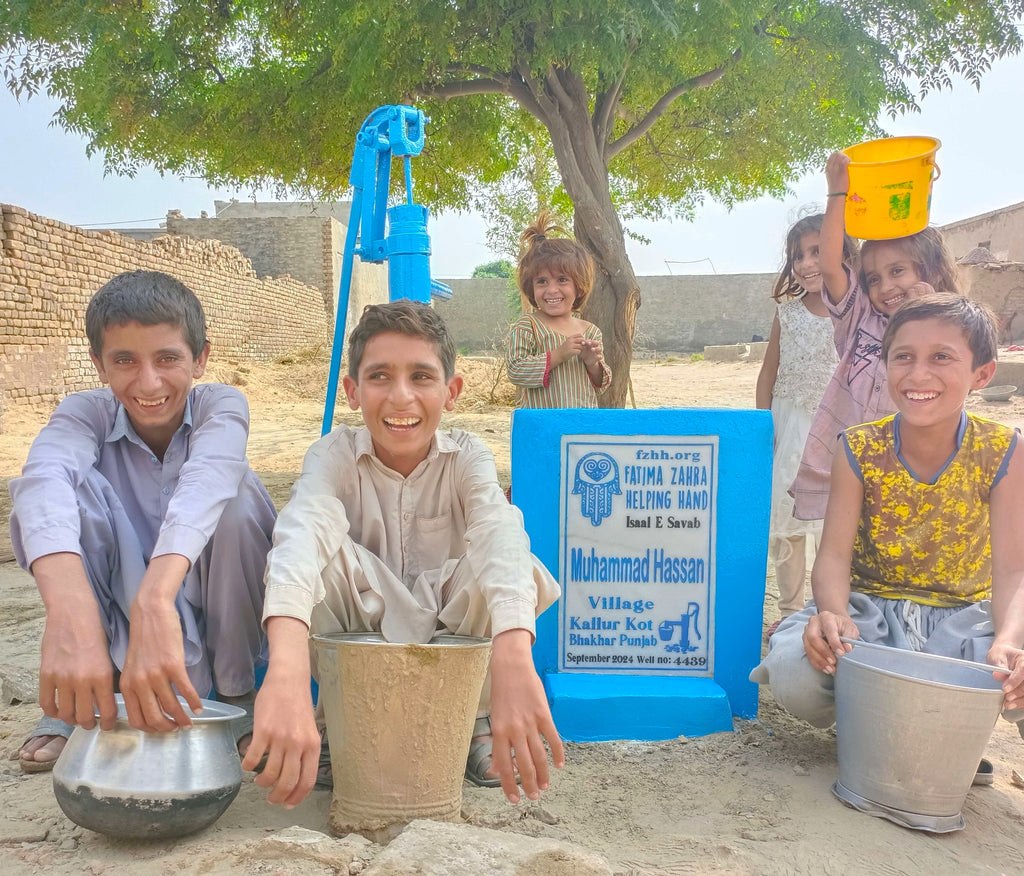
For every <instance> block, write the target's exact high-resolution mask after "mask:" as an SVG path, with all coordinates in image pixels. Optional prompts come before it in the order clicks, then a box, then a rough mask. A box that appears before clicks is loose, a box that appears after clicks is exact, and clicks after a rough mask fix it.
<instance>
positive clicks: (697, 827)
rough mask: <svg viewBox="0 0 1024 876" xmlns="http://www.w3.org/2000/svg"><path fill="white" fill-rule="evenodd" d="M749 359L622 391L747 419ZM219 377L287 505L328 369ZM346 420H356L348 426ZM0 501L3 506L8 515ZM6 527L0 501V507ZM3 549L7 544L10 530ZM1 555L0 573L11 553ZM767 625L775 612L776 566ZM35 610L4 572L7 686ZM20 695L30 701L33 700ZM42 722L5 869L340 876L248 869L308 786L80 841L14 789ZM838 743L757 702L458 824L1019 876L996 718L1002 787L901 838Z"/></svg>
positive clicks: (6, 718) (647, 855) (9, 767)
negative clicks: (849, 801) (244, 415)
mask: <svg viewBox="0 0 1024 876" xmlns="http://www.w3.org/2000/svg"><path fill="white" fill-rule="evenodd" d="M461 366H462V370H463V371H464V373H466V374H467V384H468V386H469V391H468V392H467V393H466V394H465V395H464V396H463V398H462V399H461V400H460V403H459V408H458V410H457V411H456V412H455V413H454V414H453V415H451V416H450V417H448V419H447V424H448V425H450V426H458V427H460V428H465V429H470V430H472V431H475V432H477V433H478V434H480V435H481V436H482V437H483V438H484V439H485V440H486V441H487V442H488V443H489V444H490V446H491V447H492V449H493V450H494V453H495V457H496V459H497V462H498V469H499V475H500V477H501V479H502V480H503V481H504V482H507V481H508V477H509V414H510V410H511V408H510V407H509V403H510V401H511V399H510V398H509V395H508V388H507V387H505V386H501V385H498V386H497V389H496V390H495V391H493V392H492V389H491V387H492V386H493V385H494V369H493V365H492V364H491V363H489V362H488V361H487V360H485V359H470V360H463V362H462V363H461ZM757 369H758V366H757V364H756V363H747V362H737V363H707V362H689V361H685V360H684V359H671V358H670V359H661V360H658V361H652V360H647V361H642V362H638V363H636V364H635V366H634V371H633V385H634V392H635V397H636V403H637V405H638V406H640V407H656V406H666V405H668V406H681V407H747V406H750V405H752V403H753V398H754V381H755V378H756V375H757ZM211 372H212V374H211V375H208V376H212V377H213V378H214V379H219V380H223V381H224V382H229V383H235V384H237V385H239V386H240V387H241V388H242V389H243V390H244V391H245V392H246V393H247V394H248V396H249V399H250V405H251V412H252V417H251V419H252V429H251V435H250V441H249V457H250V461H251V463H252V465H253V467H254V468H255V470H256V471H257V472H258V473H259V474H260V475H261V477H263V478H264V479H265V481H266V483H267V484H268V488H269V489H270V491H271V493H272V495H273V497H274V499H275V501H276V502H277V503H278V504H279V505H280V504H282V503H283V502H284V501H285V500H286V498H287V493H288V489H289V487H290V484H291V483H292V481H293V480H294V479H295V477H296V475H297V473H298V471H299V468H300V465H301V460H302V455H303V453H304V451H305V449H306V448H307V446H308V445H309V444H310V442H311V441H312V440H314V439H315V438H316V437H317V436H318V434H319V424H320V420H321V416H322V409H323V402H322V398H321V396H320V392H321V391H322V390H321V389H320V387H322V385H323V378H322V375H323V367H322V361H320V360H318V359H316V358H315V357H311V356H307V357H302V356H297V357H293V358H292V359H291V360H290V361H289V362H287V363H285V364H276V365H267V366H255V365H240V364H237V363H221V364H219V365H216V366H214V367H213V368H212V369H211ZM969 404H970V407H971V408H972V409H973V410H976V411H977V412H979V413H981V414H982V415H984V416H988V417H991V418H992V419H997V420H1001V421H1003V422H1009V423H1012V424H1014V425H1024V399H1021V397H1019V396H1015V397H1014V399H1013V400H1012V401H1011V402H1008V403H1001V404H1000V403H985V402H983V401H981V400H980V399H979V400H974V399H972V400H971V401H970V403H969ZM48 413H49V412H47V411H34V410H26V409H17V408H14V409H12V408H10V407H8V408H7V409H6V410H5V411H4V412H3V420H2V423H0V478H4V479H6V478H9V477H11V476H14V475H16V474H17V473H18V471H19V469H20V466H21V465H22V463H23V461H24V458H25V454H26V452H27V449H28V445H29V443H30V441H31V438H32V436H33V435H34V434H35V432H36V431H37V430H38V428H39V426H40V425H41V424H42V423H43V422H44V421H45V418H46V416H47V415H48ZM339 419H342V420H345V421H351V422H355V421H356V415H353V414H351V413H350V412H347V410H346V411H345V412H344V413H342V414H341V415H340V417H339ZM6 501H7V496H6V489H3V490H0V503H2V502H6ZM0 513H3V514H4V516H6V506H4V507H0ZM4 535H5V536H6V533H4ZM9 552H10V546H9V541H7V542H0V560H2V558H3V557H4V556H5V554H6V555H9ZM767 591H768V595H767V597H766V600H765V612H764V617H765V626H767V625H768V624H769V623H771V622H772V621H773V620H774V619H775V618H776V617H777V616H778V613H777V610H776V608H775V596H776V593H775V591H774V579H773V577H772V575H771V573H770V571H769V573H768V578H767ZM42 617H43V611H42V606H41V604H40V602H39V598H38V596H37V594H36V591H35V588H34V586H33V584H32V581H31V579H30V578H29V577H28V576H27V575H25V574H24V573H23V572H21V571H20V570H19V569H18V568H17V566H16V565H15V564H14V563H13V562H5V563H4V562H0V675H3V676H5V677H8V678H14V679H22V681H23V684H24V686H26V687H27V688H28V689H29V691H31V686H32V685H33V684H34V673H35V672H36V669H37V660H38V641H39V635H40V632H41V628H42ZM27 698H29V699H30V698H31V697H27ZM5 699H6V698H5ZM39 714H40V711H39V707H38V706H37V705H36V704H34V702H23V703H17V704H7V703H6V702H5V703H4V704H2V705H0V754H2V755H3V756H4V757H3V758H2V759H0V805H2V811H0V872H3V873H4V874H8V876H20V874H39V873H55V874H72V873H75V874H77V873H92V874H103V876H108V874H110V876H113V874H121V873H147V874H148V873H167V874H170V873H196V874H198V873H213V874H220V873H293V872H295V873H297V872H302V873H333V872H335V871H334V870H332V869H331V868H330V867H328V866H326V865H316V866H314V865H312V864H310V863H309V862H305V863H303V864H302V865H300V864H299V863H294V864H288V863H287V862H280V861H278V862H276V863H266V862H254V860H253V859H252V857H251V856H249V857H247V856H246V852H245V850H246V849H247V848H251V847H252V846H253V845H254V844H255V843H256V842H257V841H259V840H260V839H262V838H264V837H266V836H267V835H268V833H269V832H271V831H274V830H278V829H281V828H284V827H287V826H290V825H301V826H303V827H306V828H310V829H313V830H322V831H326V829H327V827H326V825H327V810H328V806H329V803H330V793H329V792H326V791H314V792H313V793H312V794H311V795H310V796H309V798H307V800H306V801H305V802H304V803H303V804H302V805H301V806H300V807H298V808H297V809H295V810H292V811H290V812H286V811H285V810H283V809H280V808H276V807H272V806H270V805H269V804H267V803H266V802H265V799H264V792H263V791H262V790H261V789H260V788H258V787H256V786H255V785H254V784H252V783H251V782H248V781H247V782H245V783H244V784H243V787H242V791H241V793H240V794H239V796H238V797H237V798H236V800H235V802H234V803H233V804H232V805H231V807H230V808H229V809H228V811H227V812H226V813H225V815H224V816H222V817H221V819H220V820H219V821H218V822H217V823H216V824H215V825H214V826H213V827H211V828H209V829H207V830H205V831H203V832H201V833H200V834H197V835H195V836H193V837H189V838H185V839H182V840H177V841H168V842H130V841H118V840H112V839H108V838H106V837H103V836H101V835H98V834H94V833H91V832H89V831H83V830H82V829H81V828H78V827H76V826H75V825H74V824H72V823H71V822H70V821H68V820H67V819H66V818H65V817H64V815H63V814H62V813H61V811H60V810H59V808H58V807H57V804H56V802H55V800H54V797H53V793H52V788H51V782H50V778H49V776H48V775H47V774H43V775H34V776H24V775H22V773H21V772H20V770H19V768H18V764H17V763H16V762H14V761H10V760H8V759H7V757H6V756H7V755H9V754H11V753H13V752H14V751H16V749H17V747H18V745H19V744H20V742H21V740H22V739H23V738H24V736H25V734H26V733H27V732H28V731H29V730H30V729H31V727H32V726H33V724H34V723H35V721H36V719H37V717H38V715H39ZM835 749H836V744H835V734H834V732H833V731H822V730H815V729H813V728H810V727H807V726H805V725H803V724H801V723H800V722H798V721H796V720H794V719H792V718H790V717H789V716H788V715H786V714H784V713H782V712H781V711H779V709H778V708H777V707H776V706H775V705H774V703H773V702H772V700H771V697H770V695H769V694H767V693H765V692H762V695H761V705H760V710H759V716H758V718H757V720H754V721H739V720H738V721H736V722H735V729H734V732H732V733H719V734H715V735H712V736H707V737H703V738H695V739H686V738H680V739H674V740H669V741H667V742H659V743H628V742H619V743H599V744H570V745H569V746H568V760H567V765H566V767H565V769H564V770H563V771H562V772H561V773H559V774H557V775H556V776H555V777H554V780H553V782H552V787H551V789H550V790H549V791H548V792H547V793H546V794H545V795H544V797H543V798H542V800H541V801H540V802H539V803H536V804H530V803H524V804H521V805H519V806H516V807H513V806H511V805H509V804H507V803H506V802H505V801H504V798H503V797H502V795H501V794H500V792H498V791H492V790H485V789H479V788H474V787H470V786H468V785H467V786H465V792H464V802H463V816H464V818H465V819H466V820H467V821H468V822H470V823H472V824H477V825H482V826H487V827H494V828H497V829H500V830H505V831H514V832H519V833H523V834H528V835H531V836H538V837H550V838H555V839H561V840H566V841H570V842H573V843H577V844H579V845H582V846H584V847H586V848H587V849H589V850H590V851H592V852H596V853H597V854H600V855H602V856H604V857H605V858H606V859H607V860H608V861H609V862H610V864H611V865H612V869H613V870H614V871H615V872H616V873H617V874H621V876H627V874H628V876H639V874H651V876H681V874H691V873H729V874H774V873H778V874H783V873H814V874H821V873H825V874H829V873H836V874H839V873H842V874H857V873H865V874H867V873H871V874H897V873H957V874H960V873H979V874H981V873H1024V847H1022V846H1021V843H1020V841H1019V835H1020V831H1021V827H1022V824H1024V790H1021V789H1019V788H1018V787H1016V786H1015V785H1014V784H1013V783H1012V782H1011V780H1010V774H1011V769H1013V768H1015V767H1020V768H1021V769H1022V771H1024V766H1022V765H1024V743H1022V742H1021V740H1020V738H1019V736H1018V734H1017V732H1016V730H1015V729H1014V728H1013V727H1011V726H1010V725H1008V724H1006V723H1005V722H1003V721H1000V722H999V723H998V724H997V726H996V729H995V732H994V733H993V736H992V739H991V742H990V744H989V748H988V751H987V756H988V757H989V758H990V759H991V760H992V762H993V763H994V765H995V770H996V779H995V784H994V785H993V786H992V787H988V788H976V789H973V790H972V791H971V793H970V794H969V795H968V797H967V803H966V806H965V808H964V816H965V818H966V820H967V825H968V826H967V829H966V830H963V831H960V832H959V833H955V834H950V835H945V836H931V835H927V834H922V833H917V832H914V831H909V830H905V829H902V828H899V827H897V826H895V825H893V824H891V823H889V822H887V821H883V820H881V819H875V818H870V817H868V816H866V815H862V814H860V813H858V812H855V811H853V810H850V809H848V808H846V807H844V806H843V805H841V804H840V803H839V802H838V801H837V800H835V798H834V797H833V796H832V794H831V792H830V787H831V785H832V782H833V781H834V780H835V779H836V776H837V766H836V750H835Z"/></svg>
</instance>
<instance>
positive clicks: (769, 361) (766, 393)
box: [754, 313, 782, 411]
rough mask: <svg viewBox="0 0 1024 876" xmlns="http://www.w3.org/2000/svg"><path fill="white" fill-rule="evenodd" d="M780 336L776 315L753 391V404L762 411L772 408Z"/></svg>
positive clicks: (777, 368) (780, 329)
mask: <svg viewBox="0 0 1024 876" xmlns="http://www.w3.org/2000/svg"><path fill="white" fill-rule="evenodd" d="M781 334H782V327H781V326H780V325H779V314H778V313H776V314H775V318H774V319H773V320H772V330H771V332H770V333H769V335H768V347H767V348H766V349H765V351H764V358H763V359H762V360H761V370H760V371H758V372H757V388H756V389H755V390H754V404H755V405H757V407H758V408H759V409H760V410H762V411H767V410H769V409H770V408H771V406H772V395H773V394H774V392H775V380H776V378H777V377H778V376H779V353H780V347H779V338H780V336H781Z"/></svg>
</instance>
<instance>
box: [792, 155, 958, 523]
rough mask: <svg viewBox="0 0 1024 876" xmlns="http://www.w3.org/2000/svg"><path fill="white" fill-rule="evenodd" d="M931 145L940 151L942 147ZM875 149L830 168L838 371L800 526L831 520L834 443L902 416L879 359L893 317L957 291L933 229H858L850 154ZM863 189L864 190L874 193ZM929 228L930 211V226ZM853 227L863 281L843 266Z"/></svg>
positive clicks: (821, 418) (819, 416)
mask: <svg viewBox="0 0 1024 876" xmlns="http://www.w3.org/2000/svg"><path fill="white" fill-rule="evenodd" d="M899 139H910V140H926V139H928V138H899ZM931 142H933V143H935V144H936V146H935V148H937V143H938V141H931ZM869 145H871V144H860V146H857V147H851V148H850V149H849V150H847V151H846V152H836V153H833V154H832V155H831V156H829V159H828V162H827V164H826V165H825V179H826V181H827V183H828V203H827V205H826V208H825V219H824V220H823V222H822V226H821V237H820V254H821V274H822V297H823V299H824V302H825V305H826V307H827V308H828V311H829V314H830V315H831V317H832V325H833V330H834V336H835V342H836V351H837V352H838V354H839V367H838V368H836V370H835V372H834V373H833V375H832V379H831V380H830V381H829V384H828V386H827V387H826V389H825V394H824V396H823V397H822V400H821V404H820V405H819V406H818V410H817V413H816V414H815V416H814V420H813V421H812V423H811V429H810V432H809V433H808V436H807V443H806V445H805V446H804V452H803V457H802V458H801V460H800V467H799V468H798V469H797V475H796V479H795V480H794V482H793V486H792V487H791V488H790V492H791V494H792V495H793V500H794V509H793V515H794V516H795V517H796V518H798V519H800V520H820V519H822V518H823V517H824V516H825V505H826V503H827V501H828V493H829V483H830V471H831V468H832V454H833V451H834V449H835V446H836V436H837V435H838V434H839V433H840V432H841V431H843V429H846V428H847V427H849V426H854V425H857V424H859V423H866V422H872V421H874V420H879V419H881V418H882V417H885V416H888V415H889V414H891V413H894V412H895V410H896V406H895V405H894V404H893V402H892V399H891V398H890V397H889V391H888V389H887V387H886V380H885V362H884V361H882V359H881V355H880V354H881V349H882V335H883V333H884V332H885V327H886V325H887V324H888V322H889V317H890V316H891V315H892V314H893V313H895V312H896V310H897V309H898V308H899V307H900V306H901V305H902V304H903V303H904V302H906V301H908V300H910V299H911V298H916V297H918V296H920V295H923V294H925V293H927V292H931V291H933V290H934V291H940V292H956V291H957V288H956V268H955V266H954V263H953V259H952V258H951V256H950V254H949V251H948V250H947V249H946V246H945V244H944V243H943V241H942V236H941V234H940V233H939V232H938V230H936V229H935V228H930V227H925V226H922V225H919V226H918V227H916V228H915V229H914V231H915V233H910V234H908V235H906V236H900V234H901V232H903V231H904V229H906V228H908V227H910V228H914V226H912V225H911V226H908V225H907V224H906V221H905V220H906V217H905V216H904V215H903V213H904V211H903V210H902V208H901V209H900V210H897V211H896V213H897V218H895V219H893V220H891V222H890V223H889V224H886V223H885V222H882V221H880V220H878V219H877V217H876V219H875V220H874V222H875V224H873V225H872V226H871V227H863V223H861V225H860V226H858V225H857V224H856V218H855V213H856V210H857V209H859V207H858V206H857V205H858V204H859V202H858V201H851V200H850V199H851V198H853V197H854V196H856V197H858V198H862V196H861V195H858V194H857V191H858V190H854V189H853V188H852V187H851V177H852V176H854V177H855V175H856V165H854V167H853V170H854V172H853V173H851V155H850V154H848V153H854V154H855V155H856V153H857V151H858V150H860V149H862V148H863V147H865V146H869ZM933 158H934V148H933V149H932V152H931V156H930V157H929V161H931V162H932V163H933ZM931 166H932V164H929V169H928V177H927V178H928V179H930V176H931ZM857 185H858V186H859V187H860V188H859V190H860V191H868V189H867V188H866V187H865V186H862V185H861V184H859V183H858V184H857ZM919 188H920V187H919ZM851 205H852V206H851ZM861 218H863V217H861ZM851 219H853V220H854V221H853V222H850V220H851ZM915 221H918V222H919V221H920V219H919V218H918V219H917V220H915ZM927 221H928V217H927V212H925V215H924V223H925V225H926V224H927ZM848 225H851V226H852V228H851V229H850V230H853V229H854V228H856V229H857V230H858V231H859V232H860V233H862V234H864V233H868V232H870V234H871V237H870V238H869V239H866V240H865V241H864V243H863V244H862V246H861V269H860V272H859V276H858V275H856V274H854V272H853V271H852V270H851V269H850V268H849V267H847V266H846V265H845V264H844V262H843V240H844V234H845V231H846V230H847V228H848Z"/></svg>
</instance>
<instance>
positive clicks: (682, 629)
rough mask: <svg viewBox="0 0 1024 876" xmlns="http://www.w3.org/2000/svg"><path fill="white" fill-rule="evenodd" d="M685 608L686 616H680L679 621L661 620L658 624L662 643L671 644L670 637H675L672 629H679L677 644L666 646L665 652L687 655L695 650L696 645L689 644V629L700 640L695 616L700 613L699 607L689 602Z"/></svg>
mask: <svg viewBox="0 0 1024 876" xmlns="http://www.w3.org/2000/svg"><path fill="white" fill-rule="evenodd" d="M686 607H687V609H689V610H688V611H687V612H686V614H683V615H680V616H679V620H677V621H674V620H663V621H662V622H661V623H660V624H658V635H659V636H660V637H661V641H663V642H671V641H672V637H673V636H674V635H675V630H674V629H673V628H674V627H679V642H678V643H677V644H675V645H666V646H665V650H666V651H672V652H675V653H679V654H689V653H690V652H691V651H696V650H697V646H696V645H691V644H690V629H691V628H692V629H693V632H694V634H695V635H696V636H697V638H698V639H700V638H702V637H701V634H700V630H699V629H697V615H698V614H699V613H700V605H699V604H698V603H696V602H691V603H690V604H689V605H688V606H686Z"/></svg>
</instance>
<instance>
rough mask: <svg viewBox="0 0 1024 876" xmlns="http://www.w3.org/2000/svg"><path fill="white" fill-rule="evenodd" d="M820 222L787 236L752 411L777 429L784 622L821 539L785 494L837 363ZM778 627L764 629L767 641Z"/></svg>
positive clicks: (848, 254)
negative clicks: (824, 287)
mask: <svg viewBox="0 0 1024 876" xmlns="http://www.w3.org/2000/svg"><path fill="white" fill-rule="evenodd" d="M823 218H824V215H823V214H821V213H817V214H814V215H812V216H805V217H804V218H802V219H800V220H799V221H798V222H797V223H796V224H795V225H793V227H792V228H790V230H789V233H788V234H787V235H786V262H785V264H784V265H783V267H782V271H781V272H780V273H779V279H778V281H777V282H776V284H775V289H774V290H773V292H772V298H774V299H775V301H776V304H777V311H776V314H775V319H774V320H773V321H772V330H771V334H770V336H769V338H768V348H767V350H766V351H765V356H764V360H763V362H762V364H761V371H760V373H759V374H758V376H757V395H756V403H757V407H759V408H761V409H764V410H767V409H771V412H772V420H773V422H774V425H775V458H774V469H773V472H772V514H771V530H770V536H771V537H770V541H769V553H770V556H771V558H772V560H773V561H774V563H775V578H776V581H777V583H778V587H779V612H780V614H781V615H782V617H787V616H788V615H791V614H793V613H794V612H797V611H800V609H802V608H803V607H804V603H805V598H804V585H805V579H806V573H807V569H808V565H807V547H808V537H810V538H811V540H812V543H813V545H814V548H815V550H816V549H817V545H818V542H819V540H820V538H821V521H820V520H798V519H796V518H795V517H794V516H793V499H792V497H791V496H790V495H789V493H788V490H789V486H790V484H792V483H793V478H794V477H795V476H796V470H797V467H798V466H799V464H800V457H801V456H802V454H803V450H804V443H805V442H806V440H807V432H808V430H809V429H810V426H811V419H812V418H813V416H814V412H815V411H816V410H817V408H818V403H819V402H820V401H821V396H822V393H823V392H824V391H825V387H826V386H827V385H828V382H829V379H830V378H831V377H832V372H833V371H835V368H836V365H837V364H838V362H839V358H838V356H837V354H836V347H835V342H834V340H833V333H832V320H831V319H830V318H829V313H828V311H827V310H826V308H825V303H824V300H823V299H822V296H821V266H820V264H819V260H818V236H819V232H820V231H821V222H822V219H823ZM844 257H845V259H844V260H845V261H846V262H847V263H848V264H849V263H850V262H852V261H853V259H854V258H855V257H856V244H855V243H854V242H853V241H852V240H851V239H850V238H849V237H847V238H846V242H845V246H844ZM812 559H813V557H812ZM778 624H779V621H776V622H775V623H774V624H773V625H772V626H771V627H770V628H769V629H768V636H770V635H771V634H772V633H773V632H775V628H776V627H777V626H778Z"/></svg>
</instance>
